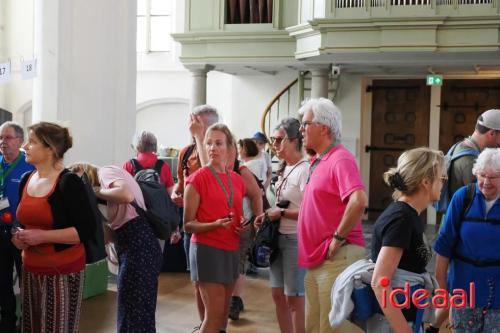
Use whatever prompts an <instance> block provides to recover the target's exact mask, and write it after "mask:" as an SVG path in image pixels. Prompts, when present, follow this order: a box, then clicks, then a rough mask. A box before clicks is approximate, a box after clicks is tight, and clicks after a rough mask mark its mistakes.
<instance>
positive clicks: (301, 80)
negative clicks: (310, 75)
mask: <svg viewBox="0 0 500 333" xmlns="http://www.w3.org/2000/svg"><path fill="white" fill-rule="evenodd" d="M298 84H299V87H298V89H299V93H298V96H299V105H298V108H300V105H301V104H302V101H303V100H304V88H305V87H304V72H299V78H298Z"/></svg>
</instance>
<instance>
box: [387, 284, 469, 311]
mask: <svg viewBox="0 0 500 333" xmlns="http://www.w3.org/2000/svg"><path fill="white" fill-rule="evenodd" d="M379 284H380V286H382V287H383V288H386V287H388V286H389V285H390V284H391V280H390V279H389V278H386V277H382V278H381V279H380V280H379ZM410 290H411V286H410V283H409V282H406V283H405V285H404V287H403V288H394V289H393V290H392V291H391V292H390V293H387V289H384V290H382V307H383V308H385V307H387V299H389V304H390V305H391V306H392V307H395V308H398V309H403V308H406V309H409V308H410V302H411V303H412V304H413V306H414V307H416V308H418V309H424V308H428V307H429V306H432V307H433V308H436V309H439V308H448V307H451V308H454V309H462V308H465V307H466V306H469V307H470V308H474V307H475V305H476V304H475V296H476V288H475V286H474V282H471V283H469V290H468V291H467V290H464V289H453V291H452V293H451V294H450V293H449V292H448V290H446V289H442V288H437V289H435V290H434V294H433V295H432V297H430V296H431V293H430V292H429V291H428V290H427V289H414V290H411V292H410ZM398 295H400V296H399V299H401V298H402V299H403V301H402V302H399V301H398Z"/></svg>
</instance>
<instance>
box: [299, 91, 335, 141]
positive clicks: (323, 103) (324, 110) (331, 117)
mask: <svg viewBox="0 0 500 333" xmlns="http://www.w3.org/2000/svg"><path fill="white" fill-rule="evenodd" d="M308 111H311V112H312V114H313V116H314V118H313V120H314V121H315V122H317V123H320V124H323V125H326V126H328V128H329V129H330V133H331V134H332V135H333V136H334V137H335V140H340V139H341V137H342V113H341V111H340V109H339V108H338V107H337V106H336V105H335V104H333V102H332V101H331V100H329V99H327V98H323V97H321V98H313V99H309V100H307V101H306V102H305V103H304V104H303V105H302V106H301V108H300V109H299V112H298V113H299V115H300V116H301V117H302V116H304V114H305V113H306V112H308Z"/></svg>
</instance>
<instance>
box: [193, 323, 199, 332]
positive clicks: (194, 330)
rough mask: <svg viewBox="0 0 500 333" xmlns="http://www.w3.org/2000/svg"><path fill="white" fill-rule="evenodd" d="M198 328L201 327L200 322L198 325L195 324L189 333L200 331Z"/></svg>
mask: <svg viewBox="0 0 500 333" xmlns="http://www.w3.org/2000/svg"><path fill="white" fill-rule="evenodd" d="M200 329H201V324H199V325H198V326H195V327H194V328H193V330H192V331H191V333H195V332H199V331H200Z"/></svg>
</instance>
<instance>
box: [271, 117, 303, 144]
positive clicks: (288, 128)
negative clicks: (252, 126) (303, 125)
mask: <svg viewBox="0 0 500 333" xmlns="http://www.w3.org/2000/svg"><path fill="white" fill-rule="evenodd" d="M280 129H283V130H284V131H285V133H286V136H287V137H288V138H290V139H297V150H298V151H301V149H302V134H301V133H300V122H299V121H298V120H297V119H296V118H292V117H288V118H284V119H282V120H281V121H280V123H279V124H278V126H276V128H275V130H276V131H277V130H280Z"/></svg>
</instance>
